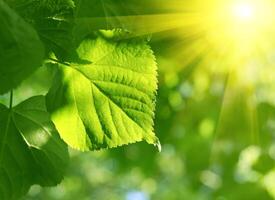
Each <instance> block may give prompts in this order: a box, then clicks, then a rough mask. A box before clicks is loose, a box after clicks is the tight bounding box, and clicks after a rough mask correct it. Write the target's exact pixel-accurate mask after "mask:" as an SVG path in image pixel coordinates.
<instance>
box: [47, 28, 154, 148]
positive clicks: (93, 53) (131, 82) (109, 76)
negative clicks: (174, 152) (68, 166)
mask: <svg viewBox="0 0 275 200" xmlns="http://www.w3.org/2000/svg"><path fill="white" fill-rule="evenodd" d="M101 33H102V34H101V35H99V37H98V38H97V39H87V40H85V41H83V43H82V44H81V45H80V46H79V48H78V50H77V51H78V55H79V57H80V58H81V59H83V60H88V61H90V62H91V64H86V65H81V64H70V65H62V64H59V67H58V71H57V74H56V78H55V81H54V83H53V86H52V88H51V89H50V91H49V93H48V94H47V108H48V110H49V112H50V113H51V117H52V120H53V122H54V123H55V125H56V127H57V130H58V131H59V133H60V134H61V137H62V138H63V139H64V140H65V141H66V142H67V143H68V144H69V145H70V146H72V147H73V148H76V149H79V150H83V151H85V150H89V149H90V150H98V149H103V148H112V147H117V146H121V145H125V144H129V143H134V142H138V141H142V140H145V141H147V142H148V143H150V144H158V139H157V137H156V136H155V135H154V133H153V118H154V110H155V95H156V90H157V77H156V76H157V67H156V62H155V57H154V55H153V52H152V51H151V49H150V47H149V46H148V45H147V44H146V42H145V41H144V40H141V39H128V40H126V39H125V40H117V39H116V38H115V35H116V34H114V38H111V37H110V36H111V35H112V34H110V32H104V31H103V32H101ZM106 34H107V36H108V38H106V37H104V35H106Z"/></svg>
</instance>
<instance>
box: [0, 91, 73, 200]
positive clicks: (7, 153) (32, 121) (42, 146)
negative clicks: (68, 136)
mask: <svg viewBox="0 0 275 200" xmlns="http://www.w3.org/2000/svg"><path fill="white" fill-rule="evenodd" d="M68 159H69V158H68V151H67V147H66V145H65V143H64V142H63V141H62V140H61V139H60V138H59V135H58V133H57V131H56V129H55V127H54V125H53V124H52V122H51V121H50V117H49V115H48V113H47V112H46V108H45V98H44V97H43V96H37V97H32V98H30V99H28V100H26V101H25V102H23V103H21V104H20V105H18V106H16V107H15V108H13V109H12V110H10V109H8V108H6V107H5V106H4V105H2V104H0V199H1V200H13V199H18V198H19V197H20V196H22V195H23V194H25V193H26V192H27V191H28V189H29V187H30V186H31V185H33V184H40V185H42V186H53V185H56V184H58V183H59V182H60V181H61V180H62V178H63V174H64V170H65V168H66V166H67V163H68Z"/></svg>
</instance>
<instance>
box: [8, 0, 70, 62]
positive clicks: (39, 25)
mask: <svg viewBox="0 0 275 200" xmlns="http://www.w3.org/2000/svg"><path fill="white" fill-rule="evenodd" d="M6 2H7V3H8V4H9V5H10V6H11V7H12V8H14V9H15V10H16V11H17V12H18V13H19V14H20V15H21V16H22V17H23V18H24V19H25V20H27V21H28V22H30V23H31V24H32V25H33V27H34V28H35V29H36V30H37V32H38V34H39V36H40V38H41V40H42V41H43V42H44V45H45V47H46V50H47V51H53V52H54V53H55V54H56V55H57V56H58V58H59V59H65V58H67V56H68V54H70V51H71V50H72V47H73V37H72V29H73V25H74V22H73V21H74V19H73V17H74V7H75V6H74V2H73V1H72V0H43V1H37V0H6Z"/></svg>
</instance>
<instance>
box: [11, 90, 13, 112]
mask: <svg viewBox="0 0 275 200" xmlns="http://www.w3.org/2000/svg"><path fill="white" fill-rule="evenodd" d="M12 103H13V90H11V91H10V110H11V109H12Z"/></svg>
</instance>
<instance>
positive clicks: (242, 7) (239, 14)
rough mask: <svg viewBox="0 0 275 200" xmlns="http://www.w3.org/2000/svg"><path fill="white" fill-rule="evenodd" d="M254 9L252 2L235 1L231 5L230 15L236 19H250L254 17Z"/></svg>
mask: <svg viewBox="0 0 275 200" xmlns="http://www.w3.org/2000/svg"><path fill="white" fill-rule="evenodd" d="M255 10H256V8H255V7H254V6H253V4H249V3H237V4H236V5H233V6H232V15H233V17H235V18H236V20H242V21H251V20H253V18H254V17H255Z"/></svg>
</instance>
